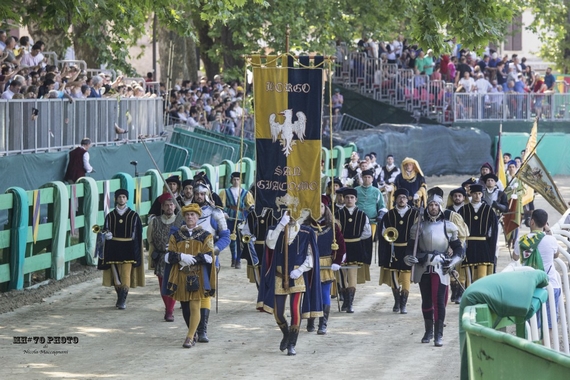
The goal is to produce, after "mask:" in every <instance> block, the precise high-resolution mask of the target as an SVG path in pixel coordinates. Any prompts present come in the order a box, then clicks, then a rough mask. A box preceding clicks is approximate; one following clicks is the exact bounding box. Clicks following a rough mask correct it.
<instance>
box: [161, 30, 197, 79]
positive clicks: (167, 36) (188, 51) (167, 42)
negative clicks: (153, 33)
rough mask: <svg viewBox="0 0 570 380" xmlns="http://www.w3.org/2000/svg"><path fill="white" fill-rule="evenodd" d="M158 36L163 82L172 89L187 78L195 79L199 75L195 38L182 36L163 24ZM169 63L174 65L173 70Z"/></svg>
mask: <svg viewBox="0 0 570 380" xmlns="http://www.w3.org/2000/svg"><path fill="white" fill-rule="evenodd" d="M158 36H159V41H160V43H159V46H158V49H159V52H160V61H159V64H160V79H161V82H163V83H164V84H166V85H167V86H169V89H170V88H173V87H174V86H175V85H176V84H181V83H182V81H183V80H185V79H188V80H191V81H195V80H196V79H197V77H198V64H197V58H196V43H195V42H194V40H193V39H192V38H186V37H181V36H179V35H178V34H176V33H175V32H172V31H170V30H168V29H166V28H164V27H162V26H160V27H159V30H158ZM169 64H171V65H172V70H171V72H170V71H169ZM169 74H170V76H169Z"/></svg>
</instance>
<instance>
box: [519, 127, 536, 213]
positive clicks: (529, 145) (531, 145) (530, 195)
mask: <svg viewBox="0 0 570 380" xmlns="http://www.w3.org/2000/svg"><path fill="white" fill-rule="evenodd" d="M537 136H538V118H536V119H535V120H534V124H533V125H532V129H531V130H530V136H529V137H528V141H527V142H526V148H525V155H526V156H528V155H530V154H532V153H533V152H534V151H535V150H536V138H537ZM522 159H523V160H525V157H523V158H522ZM523 162H524V161H523ZM533 199H534V190H533V189H527V190H526V193H525V195H524V197H523V199H521V203H522V205H523V206H524V205H527V204H529V203H530V202H532V200H533Z"/></svg>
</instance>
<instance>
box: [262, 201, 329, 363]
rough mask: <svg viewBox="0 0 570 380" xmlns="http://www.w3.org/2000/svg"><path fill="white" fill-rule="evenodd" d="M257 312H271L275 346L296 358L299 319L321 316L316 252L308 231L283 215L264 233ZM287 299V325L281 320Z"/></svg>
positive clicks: (310, 231) (314, 236) (310, 232)
mask: <svg viewBox="0 0 570 380" xmlns="http://www.w3.org/2000/svg"><path fill="white" fill-rule="evenodd" d="M265 243H266V245H267V250H266V252H265V257H264V259H263V267H262V272H261V283H260V285H259V294H258V297H257V309H258V310H259V311H265V312H268V313H273V316H274V317H275V321H276V322H277V325H278V326H279V328H280V329H281V332H282V333H283V339H282V340H281V343H280V345H279V349H280V350H281V351H285V350H287V355H289V356H291V355H296V354H297V352H296V351H295V346H296V344H297V338H298V336H299V327H300V325H301V318H315V317H322V316H323V312H322V307H323V304H322V298H321V279H320V266H319V251H318V247H317V238H316V234H315V232H314V231H313V229H312V228H310V227H308V226H304V225H301V224H300V223H299V222H298V221H296V220H294V219H293V218H291V217H290V216H289V215H288V212H285V213H284V215H283V216H282V217H281V220H280V221H279V223H278V224H277V225H276V226H275V227H274V228H272V229H270V230H269V231H268V232H267V237H266V239H265ZM287 296H289V302H290V304H289V307H290V312H291V326H290V327H289V325H288V323H287V318H286V317H285V302H286V300H287Z"/></svg>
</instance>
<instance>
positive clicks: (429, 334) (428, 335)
mask: <svg viewBox="0 0 570 380" xmlns="http://www.w3.org/2000/svg"><path fill="white" fill-rule="evenodd" d="M424 325H425V329H426V332H425V334H424V336H423V337H422V343H429V342H430V340H432V339H433V320H432V319H424Z"/></svg>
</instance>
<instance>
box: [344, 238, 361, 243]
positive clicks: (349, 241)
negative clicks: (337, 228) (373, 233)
mask: <svg viewBox="0 0 570 380" xmlns="http://www.w3.org/2000/svg"><path fill="white" fill-rule="evenodd" d="M360 240H361V239H360V238H356V239H344V242H345V243H356V242H359V241H360Z"/></svg>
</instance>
